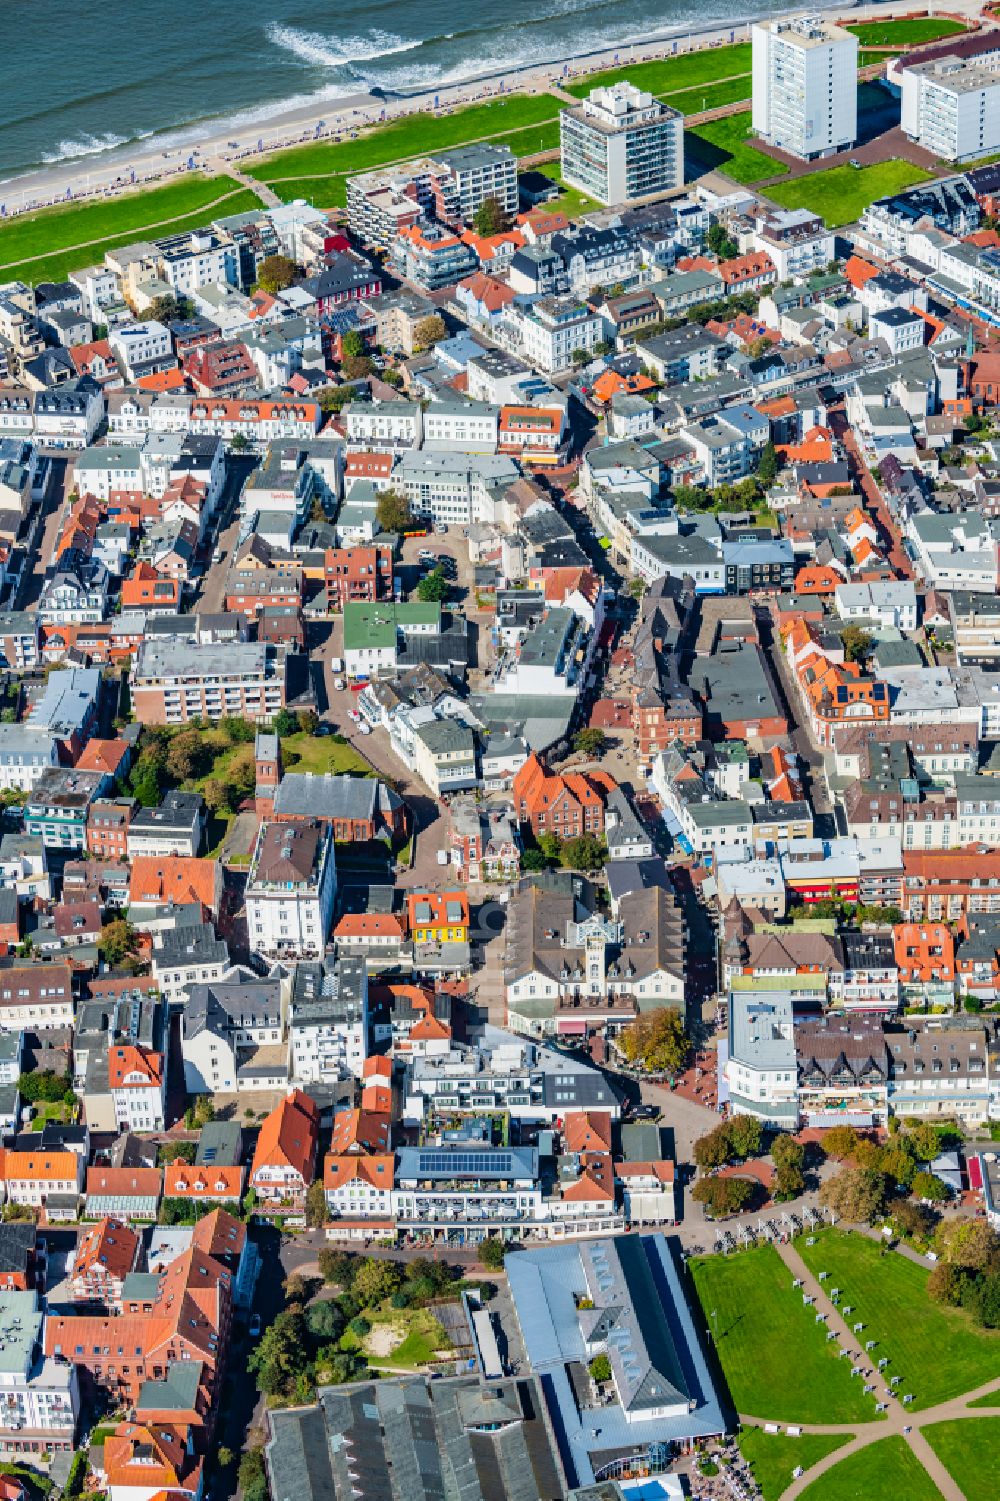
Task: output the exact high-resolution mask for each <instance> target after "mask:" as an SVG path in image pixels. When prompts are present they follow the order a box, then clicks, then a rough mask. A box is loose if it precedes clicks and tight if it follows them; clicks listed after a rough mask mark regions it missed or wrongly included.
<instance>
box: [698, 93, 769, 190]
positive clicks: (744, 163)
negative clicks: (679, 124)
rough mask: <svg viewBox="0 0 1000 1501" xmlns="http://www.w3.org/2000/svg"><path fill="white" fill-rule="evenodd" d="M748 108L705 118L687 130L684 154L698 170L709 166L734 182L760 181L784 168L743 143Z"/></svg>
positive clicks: (748, 115)
mask: <svg viewBox="0 0 1000 1501" xmlns="http://www.w3.org/2000/svg"><path fill="white" fill-rule="evenodd" d="M750 118H751V117H750V111H749V110H747V111H746V112H745V113H744V114H740V115H727V116H726V117H725V119H722V120H709V122H708V124H707V125H699V126H698V128H697V129H696V130H689V131H688V132H687V137H686V146H687V154H688V157H689V158H690V159H691V160H692V162H694V163H695V164H696V165H697V166H698V167H700V168H701V170H702V171H706V172H707V171H710V170H712V169H713V168H714V169H717V170H718V171H719V172H725V174H726V176H727V177H731V178H733V180H734V181H735V182H743V183H751V182H761V181H762V180H763V179H764V178H766V177H778V176H779V175H780V174H781V173H783V172H787V171H788V168H787V167H785V166H783V165H782V163H781V162H779V161H775V159H774V157H773V156H768V155H767V154H766V152H763V151H758V150H757V148H756V146H750V145H748V144H747V137H748V136H749V135H750V133H751V129H752V127H751V123H750Z"/></svg>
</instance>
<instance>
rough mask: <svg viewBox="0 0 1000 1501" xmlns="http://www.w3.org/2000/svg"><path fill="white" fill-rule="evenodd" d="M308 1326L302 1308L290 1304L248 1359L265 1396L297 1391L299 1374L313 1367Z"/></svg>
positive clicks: (249, 1367)
mask: <svg viewBox="0 0 1000 1501" xmlns="http://www.w3.org/2000/svg"><path fill="white" fill-rule="evenodd" d="M307 1334H308V1330H307V1327H306V1321H305V1316H304V1315H303V1312H302V1310H301V1308H297V1307H296V1308H286V1309H285V1311H284V1312H283V1313H279V1314H278V1316H277V1318H276V1319H274V1321H273V1322H272V1323H271V1325H270V1326H269V1327H268V1328H267V1329H266V1330H265V1331H264V1336H263V1338H262V1340H261V1342H260V1344H259V1345H258V1346H257V1348H256V1349H255V1350H253V1351H252V1352H251V1354H250V1357H249V1359H248V1360H247V1368H248V1369H249V1370H250V1371H252V1372H253V1373H254V1375H255V1377H256V1379H257V1389H258V1390H259V1391H261V1392H263V1394H264V1396H265V1397H291V1396H294V1395H295V1392H296V1389H297V1386H298V1381H299V1377H300V1376H303V1375H305V1374H306V1373H307V1371H308V1367H309V1355H308V1341H307Z"/></svg>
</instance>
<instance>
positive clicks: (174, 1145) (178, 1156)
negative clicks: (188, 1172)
mask: <svg viewBox="0 0 1000 1501" xmlns="http://www.w3.org/2000/svg"><path fill="white" fill-rule="evenodd" d="M197 1151H198V1147H197V1145H196V1143H195V1142H193V1141H163V1142H161V1143H160V1145H159V1146H158V1147H157V1149H156V1163H157V1166H158V1167H165V1166H166V1164H167V1163H168V1162H188V1163H191V1162H194V1159H195V1156H196V1155H197Z"/></svg>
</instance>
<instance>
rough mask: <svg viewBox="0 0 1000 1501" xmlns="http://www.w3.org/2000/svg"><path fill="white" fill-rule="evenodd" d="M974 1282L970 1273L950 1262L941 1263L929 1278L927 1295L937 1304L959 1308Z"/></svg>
mask: <svg viewBox="0 0 1000 1501" xmlns="http://www.w3.org/2000/svg"><path fill="white" fill-rule="evenodd" d="M971 1281H973V1277H972V1275H971V1273H970V1272H968V1271H967V1270H966V1268H965V1267H963V1266H955V1265H954V1263H953V1262H950V1261H939V1262H938V1263H937V1265H936V1266H935V1267H934V1268H933V1270H932V1271H931V1274H930V1276H929V1277H928V1278H927V1295H928V1297H930V1298H933V1300H934V1302H935V1303H944V1304H945V1305H946V1306H947V1307H949V1308H958V1307H959V1306H960V1305H961V1303H962V1301H963V1299H964V1296H965V1290H966V1288H967V1287H968V1285H969V1283H970V1282H971Z"/></svg>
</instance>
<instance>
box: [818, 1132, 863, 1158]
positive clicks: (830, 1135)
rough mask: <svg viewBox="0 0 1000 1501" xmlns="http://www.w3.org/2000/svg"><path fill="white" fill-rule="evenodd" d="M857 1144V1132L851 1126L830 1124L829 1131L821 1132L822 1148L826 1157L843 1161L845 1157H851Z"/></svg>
mask: <svg viewBox="0 0 1000 1501" xmlns="http://www.w3.org/2000/svg"><path fill="white" fill-rule="evenodd" d="M857 1145H858V1133H857V1131H855V1129H854V1127H853V1126H831V1127H830V1129H829V1131H824V1133H823V1150H824V1152H825V1153H826V1155H827V1156H828V1157H836V1158H838V1159H839V1161H841V1162H843V1160H844V1158H845V1157H853V1155H854V1153H855V1151H856V1149H857Z"/></svg>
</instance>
